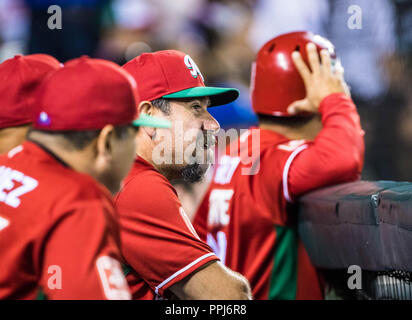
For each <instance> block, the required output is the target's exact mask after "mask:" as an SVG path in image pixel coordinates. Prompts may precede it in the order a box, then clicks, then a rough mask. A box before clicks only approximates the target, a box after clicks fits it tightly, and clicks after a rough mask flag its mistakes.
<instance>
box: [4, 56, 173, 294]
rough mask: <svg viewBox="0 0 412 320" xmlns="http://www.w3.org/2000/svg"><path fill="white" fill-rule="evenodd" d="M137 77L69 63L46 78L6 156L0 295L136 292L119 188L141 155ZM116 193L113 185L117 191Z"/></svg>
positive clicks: (111, 67)
mask: <svg viewBox="0 0 412 320" xmlns="http://www.w3.org/2000/svg"><path fill="white" fill-rule="evenodd" d="M136 100H137V97H136V83H135V81H134V79H133V78H132V77H131V76H130V75H129V74H128V73H127V72H125V71H124V70H123V69H121V68H120V67H119V66H117V65H115V64H114V63H111V62H108V61H104V60H97V59H89V58H87V57H83V58H80V59H75V60H72V61H69V62H67V63H66V64H65V67H64V68H61V69H60V70H58V71H56V72H54V73H53V74H51V75H50V76H49V77H48V78H47V79H45V81H44V83H43V84H42V85H41V87H40V88H39V91H38V96H37V99H36V101H35V105H34V110H33V112H32V118H31V120H30V122H32V123H33V127H32V128H31V129H30V130H29V133H28V135H27V141H26V142H24V143H23V144H21V145H19V146H17V147H16V148H14V149H12V150H11V151H9V152H8V153H7V154H4V155H1V156H0V243H2V250H0V261H1V265H2V267H1V268H0V299H34V298H36V296H39V293H42V296H44V295H45V296H46V297H47V298H49V299H129V298H130V292H129V289H128V286H127V282H126V280H125V279H124V276H123V273H122V270H121V265H120V261H121V254H120V251H119V236H118V225H117V221H116V218H115V211H114V206H113V203H112V198H111V196H112V195H111V194H110V192H111V193H112V194H114V193H115V192H117V191H118V190H119V188H120V183H121V180H122V179H123V178H124V177H125V175H126V174H127V172H128V171H129V169H130V167H131V165H132V162H133V159H134V157H135V134H136V128H137V127H140V126H161V127H162V126H163V127H164V126H169V125H170V124H168V123H166V122H165V121H155V120H153V119H151V118H148V117H145V118H139V119H137V120H135V119H136V116H137V109H136ZM109 191H110V192H109Z"/></svg>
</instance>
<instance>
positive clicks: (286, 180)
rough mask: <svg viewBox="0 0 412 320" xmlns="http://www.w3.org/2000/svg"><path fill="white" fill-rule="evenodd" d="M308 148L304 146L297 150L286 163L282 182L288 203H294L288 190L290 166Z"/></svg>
mask: <svg viewBox="0 0 412 320" xmlns="http://www.w3.org/2000/svg"><path fill="white" fill-rule="evenodd" d="M307 147H308V145H307V144H304V145H302V146H300V147H298V148H296V149H295V151H293V152H292V153H291V155H290V156H289V158H288V160H287V161H286V164H285V167H284V168H283V176H282V182H283V196H284V197H285V199H286V201H288V202H292V199H291V197H290V194H289V189H288V174H289V168H290V165H291V164H292V161H293V159H295V157H296V156H297V155H298V154H299V153H300V152H301V151H303V150H305V149H306V148H307Z"/></svg>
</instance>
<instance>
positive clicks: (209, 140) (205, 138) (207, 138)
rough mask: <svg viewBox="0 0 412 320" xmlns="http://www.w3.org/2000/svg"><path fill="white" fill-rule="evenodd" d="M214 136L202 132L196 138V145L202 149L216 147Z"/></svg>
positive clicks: (208, 132)
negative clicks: (202, 147)
mask: <svg viewBox="0 0 412 320" xmlns="http://www.w3.org/2000/svg"><path fill="white" fill-rule="evenodd" d="M216 142H217V139H216V134H215V133H214V132H212V131H203V132H201V133H199V135H198V137H197V144H198V145H203V146H204V147H207V148H211V147H214V146H215V145H216Z"/></svg>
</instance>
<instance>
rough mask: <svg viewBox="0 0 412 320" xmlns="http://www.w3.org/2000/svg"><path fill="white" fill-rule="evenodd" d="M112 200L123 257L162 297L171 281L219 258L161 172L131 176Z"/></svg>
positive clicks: (173, 282)
mask: <svg viewBox="0 0 412 320" xmlns="http://www.w3.org/2000/svg"><path fill="white" fill-rule="evenodd" d="M146 178H147V179H146ZM142 186H144V187H142ZM115 204H116V208H117V210H118V212H119V216H120V224H121V241H122V253H123V256H124V258H125V259H126V261H127V263H128V264H129V265H130V266H131V267H132V268H133V269H134V270H135V272H136V273H137V274H138V275H139V276H140V277H142V278H143V280H144V281H145V282H146V283H147V284H149V286H150V287H151V288H152V290H153V291H154V292H155V293H156V294H158V295H160V296H163V295H164V292H165V291H166V290H167V289H168V288H170V286H172V285H173V284H175V283H177V282H178V281H180V280H182V279H183V278H185V277H187V276H188V275H189V274H191V273H193V272H195V271H196V270H197V269H198V268H200V267H201V266H203V265H205V264H206V263H208V262H210V261H213V260H218V258H217V256H216V255H215V254H214V253H213V252H212V250H211V248H210V247H209V246H208V245H207V244H206V243H204V242H203V241H201V240H200V238H199V236H198V235H197V233H196V231H195V229H194V228H193V226H192V224H191V222H190V220H189V218H188V217H187V215H186V214H185V212H184V210H183V208H182V206H181V204H180V201H179V200H178V198H177V195H176V193H175V191H174V189H173V187H172V186H171V185H170V184H169V183H168V182H167V180H165V179H163V177H160V176H157V175H156V176H155V175H153V174H150V176H149V177H147V176H145V174H144V173H143V174H141V175H140V176H139V177H135V178H134V179H132V180H130V181H129V182H128V183H127V184H126V185H125V186H124V188H123V190H122V191H121V193H120V194H119V195H118V196H117V198H116V201H115Z"/></svg>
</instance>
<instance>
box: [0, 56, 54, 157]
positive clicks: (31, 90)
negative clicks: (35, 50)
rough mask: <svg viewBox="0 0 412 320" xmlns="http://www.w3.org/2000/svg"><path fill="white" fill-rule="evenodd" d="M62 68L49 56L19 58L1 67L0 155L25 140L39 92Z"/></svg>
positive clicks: (2, 64)
mask: <svg viewBox="0 0 412 320" xmlns="http://www.w3.org/2000/svg"><path fill="white" fill-rule="evenodd" d="M61 66H62V65H61V63H60V62H59V61H57V60H56V59H55V58H53V57H52V56H49V55H46V54H32V55H27V56H22V55H17V56H15V57H14V58H11V59H8V60H6V61H4V62H3V63H1V64H0V97H1V99H2V104H1V108H0V154H1V153H4V152H7V151H9V150H11V149H13V148H14V147H16V146H18V145H19V144H20V143H22V142H23V141H24V139H25V137H26V133H27V130H28V129H29V127H30V122H31V112H32V108H33V102H34V99H35V93H36V89H37V88H38V86H39V85H40V84H41V82H42V81H43V79H44V78H45V77H46V76H47V75H49V74H50V73H51V72H53V71H55V70H57V69H59V68H61Z"/></svg>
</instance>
